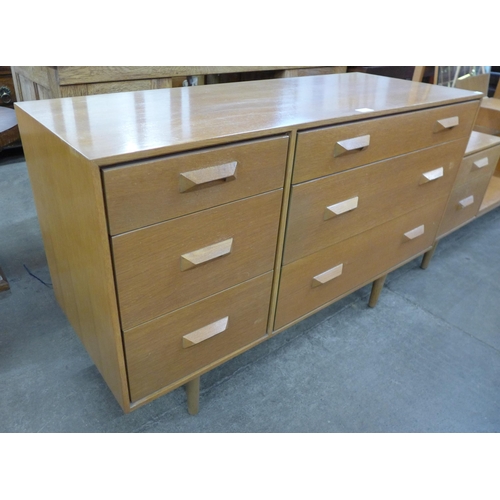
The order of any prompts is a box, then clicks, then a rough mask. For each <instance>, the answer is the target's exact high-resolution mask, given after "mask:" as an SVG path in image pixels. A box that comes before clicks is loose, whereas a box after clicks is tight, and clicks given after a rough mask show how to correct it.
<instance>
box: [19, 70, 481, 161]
mask: <svg viewBox="0 0 500 500" xmlns="http://www.w3.org/2000/svg"><path fill="white" fill-rule="evenodd" d="M481 97H482V94H480V93H477V92H470V91H466V90H460V89H454V88H447V87H442V86H439V85H429V84H424V83H417V82H411V81H406V80H398V79H391V78H387V77H381V76H375V75H369V74H364V73H344V74H336V75H324V76H309V77H297V78H285V79H276V80H266V81H251V82H238V83H232V84H224V85H206V86H199V87H183V88H174V89H159V90H148V91H139V92H123V93H116V94H106V95H94V96H83V97H73V98H63V99H47V100H40V101H26V102H21V103H16V107H17V108H19V109H21V110H22V111H24V112H25V113H27V114H28V115H31V116H32V117H33V118H34V119H35V120H37V121H38V122H40V123H41V124H42V125H43V126H45V127H46V128H47V129H49V130H50V131H51V132H53V133H54V134H56V135H57V136H59V137H60V138H61V139H62V140H63V141H65V142H66V143H68V144H69V145H70V146H71V147H72V148H73V149H74V150H76V151H78V152H79V153H81V154H82V155H83V156H84V157H86V158H88V159H89V160H92V161H94V162H95V163H97V164H98V165H100V166H106V165H112V164H115V163H121V162H125V161H131V160H135V159H138V158H147V157H153V156H158V155H161V154H166V153H173V152H177V151H181V150H183V149H186V147H189V148H190V149H195V148H201V147H206V146H210V145H215V144H220V143H223V142H231V141H238V140H244V139H250V138H253V137H259V136H264V135H270V134H278V133H282V132H285V131H289V130H293V129H305V128H313V127H318V126H323V125H327V124H335V123H341V122H346V121H354V120H362V119H367V118H373V117H377V116H381V115H387V114H391V113H399V112H405V111H413V110H418V109H423V108H427V107H431V106H440V105H444V104H452V103H455V102H461V101H468V100H474V99H480V98H481Z"/></svg>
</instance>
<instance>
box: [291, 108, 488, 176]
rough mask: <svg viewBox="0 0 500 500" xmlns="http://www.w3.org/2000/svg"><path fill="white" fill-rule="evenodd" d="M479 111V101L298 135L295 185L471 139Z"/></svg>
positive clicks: (294, 174)
mask: <svg viewBox="0 0 500 500" xmlns="http://www.w3.org/2000/svg"><path fill="white" fill-rule="evenodd" d="M477 108H478V102H477V101H475V102H470V103H464V104H455V105H452V106H443V107H439V108H432V109H428V110H423V111H415V112H411V113H405V114H400V115H394V116H387V117H383V118H373V119H371V120H363V121H359V122H353V123H350V124H347V125H336V126H333V127H328V128H322V129H316V130H308V131H306V132H300V133H299V135H298V140H297V153H296V159H295V166H294V172H293V182H294V183H295V184H296V183H299V182H304V181H308V180H310V179H315V178H317V177H323V176H325V175H329V174H333V173H335V172H340V171H343V170H348V169H350V168H354V167H358V166H360V165H365V164H367V163H372V162H375V161H379V160H383V159H386V158H390V157H392V156H396V155H402V154H405V153H409V152H411V151H417V150H418V149H422V148H426V147H430V146H435V145H437V144H440V143H443V142H448V141H451V140H455V139H459V138H461V137H468V136H469V134H470V131H471V128H472V124H473V121H474V118H475V115H476V111H477Z"/></svg>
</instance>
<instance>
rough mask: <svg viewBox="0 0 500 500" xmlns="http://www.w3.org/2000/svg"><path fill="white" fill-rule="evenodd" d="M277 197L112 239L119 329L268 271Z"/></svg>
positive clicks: (257, 198)
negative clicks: (118, 306) (119, 321)
mask: <svg viewBox="0 0 500 500" xmlns="http://www.w3.org/2000/svg"><path fill="white" fill-rule="evenodd" d="M281 198H282V190H278V191H273V192H271V193H266V194H262V195H259V196H254V197H252V198H248V199H246V200H241V201H237V202H234V203H229V204H227V205H223V206H221V207H217V208H212V209H210V210H205V211H203V212H199V213H197V214H192V215H187V216H185V217H180V218H178V219H174V220H172V221H168V222H163V223H161V224H156V225H154V226H150V227H147V228H144V229H140V230H138V231H133V232H130V233H126V234H122V235H119V236H115V237H114V238H112V246H113V254H114V260H115V275H116V283H117V289H118V301H119V305H120V314H121V320H122V328H123V329H124V330H127V329H130V328H132V327H134V326H136V325H139V324H140V323H143V322H145V321H148V320H150V319H153V318H155V317H157V316H160V315H161V314H166V313H168V312H170V311H173V310H175V309H178V308H179V307H183V306H185V305H188V304H190V303H191V302H195V301H197V300H200V299H202V298H204V297H207V296H209V295H212V294H214V293H217V292H220V291H222V290H224V289H226V288H229V287H231V286H234V285H236V284H238V283H241V282H243V281H245V280H248V279H250V278H254V277H255V276H258V275H260V274H264V273H266V272H268V271H271V270H272V269H273V266H274V258H275V252H276V242H277V234H278V222H279V215H280V209H281Z"/></svg>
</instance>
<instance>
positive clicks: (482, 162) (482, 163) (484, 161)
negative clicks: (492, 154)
mask: <svg viewBox="0 0 500 500" xmlns="http://www.w3.org/2000/svg"><path fill="white" fill-rule="evenodd" d="M489 164H490V163H489V159H488V157H487V156H483V157H482V158H479V159H478V160H477V161H474V162H472V169H473V170H479V169H481V168H484V167H487V166H488V165H489Z"/></svg>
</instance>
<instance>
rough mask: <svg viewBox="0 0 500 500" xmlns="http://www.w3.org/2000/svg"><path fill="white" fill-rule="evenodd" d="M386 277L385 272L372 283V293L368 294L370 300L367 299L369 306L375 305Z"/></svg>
mask: <svg viewBox="0 0 500 500" xmlns="http://www.w3.org/2000/svg"><path fill="white" fill-rule="evenodd" d="M386 278H387V274H385V275H384V276H382V277H380V278H379V279H378V280H375V281H374V282H373V285H372V293H371V294H370V300H369V301H368V305H369V306H370V307H375V306H376V305H377V302H378V298H379V295H380V292H381V291H382V288H384V283H385V279H386Z"/></svg>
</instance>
